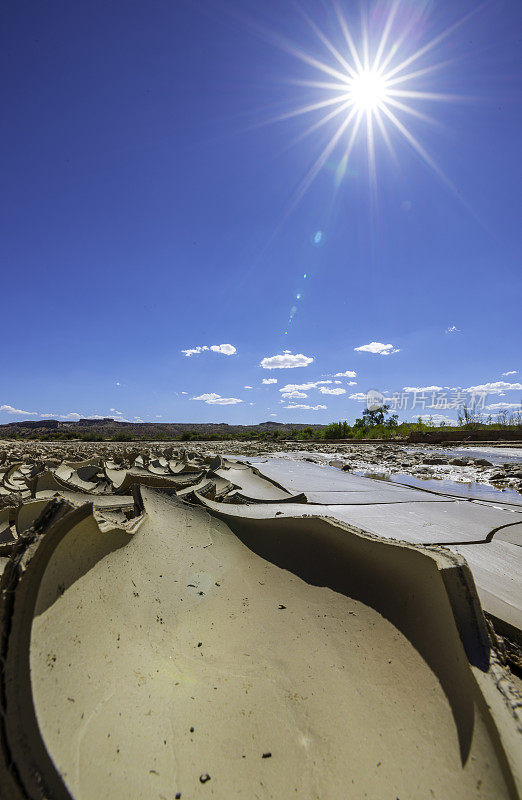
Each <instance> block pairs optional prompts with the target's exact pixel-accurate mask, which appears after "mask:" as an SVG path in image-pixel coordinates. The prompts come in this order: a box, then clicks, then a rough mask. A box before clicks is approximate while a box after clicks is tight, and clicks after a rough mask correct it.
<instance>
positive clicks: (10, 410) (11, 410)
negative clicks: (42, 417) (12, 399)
mask: <svg viewBox="0 0 522 800" xmlns="http://www.w3.org/2000/svg"><path fill="white" fill-rule="evenodd" d="M0 411H3V412H4V413H5V414H22V416H26V417H35V416H36V414H37V412H36V411H22V409H21V408H14V407H13V406H6V405H3V406H0Z"/></svg>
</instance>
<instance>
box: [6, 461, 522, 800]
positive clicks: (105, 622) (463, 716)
mask: <svg viewBox="0 0 522 800" xmlns="http://www.w3.org/2000/svg"><path fill="white" fill-rule="evenodd" d="M165 461H166V462H167V464H166V465H164V464H163V463H162V462H161V461H160V462H159V463H158V464H154V463H153V464H152V467H153V470H156V472H155V473H154V472H151V471H150V468H149V465H148V464H147V463H146V460H145V462H143V463H142V464H141V465H139V466H137V467H135V468H133V469H134V470H136V472H135V473H134V474H135V476H136V474H137V476H138V479H139V476H140V474H141V470H146V471H147V473H148V475H153V474H156V475H157V476H158V480H159V481H160V483H159V486H157V487H156V488H154V487H151V486H147V485H146V484H147V483H148V482H149V478H148V477H147V481H143V482H142V481H139V483H141V488H139V489H137V488H136V486H137V484H136V483H133V484H132V485H131V489H132V492H133V497H132V499H131V497H129V496H123V495H118V494H115V493H114V492H115V486H114V484H110V485H109V482H107V488H108V491H103V492H99V491H98V492H97V493H96V494H95V495H93V496H92V500H93V501H94V502H91V497H88V496H87V497H86V495H85V493H84V492H83V491H82V488H80V489H79V488H78V486H76V487H75V489H74V490H72V489H63V493H62V494H60V496H57V497H55V498H52V497H51V498H49V496H48V495H49V494H51V490H50V489H46V490H42V494H44V493H45V492H47V496H45V497H40V498H38V497H37V498H36V499H33V500H31V499H30V498H29V497H28V498H27V499H26V500H25V502H24V505H23V506H22V509H20V508H18V510H17V511H16V512H15V513H13V514H12V515H11V518H10V519H11V521H10V520H9V518H8V520H7V524H8V526H9V530H10V532H11V538H12V541H9V542H7V543H6V544H5V545H0V547H5V552H6V555H5V556H4V558H5V569H4V572H3V575H2V583H1V587H0V589H1V596H0V602H1V607H0V611H1V619H0V622H1V633H2V639H1V642H2V659H1V661H0V668H1V671H0V678H1V686H0V688H1V694H0V702H1V706H2V714H1V716H0V721H1V727H0V761H1V763H0V797H2V798H4V797H5V798H9V800H11V798H13V800H22V798H24V799H26V798H31V800H32V798H35V799H36V798H39V799H42V798H48V800H55V798H56V800H65V799H69V798H75V800H76V799H77V800H98V798H105V797H107V798H109V797H110V798H111V800H112V798H114V799H115V800H120V798H121V799H122V800H128V799H129V798H140V800H141V799H142V798H143V800H145V799H147V800H148V798H168V800H170V798H174V797H175V796H176V795H177V794H178V793H180V796H181V798H188V797H191V798H200V797H213V798H222V799H223V800H229V798H255V797H260V798H270V797H273V798H290V797H297V798H303V800H304V798H306V800H308V798H315V799H317V800H319V798H320V800H337V799H338V798H343V800H344V798H361V800H362V798H364V797H368V798H372V799H373V800H380V798H383V800H384V798H390V797H391V798H401V799H402V800H404V799H405V798H406V799H409V798H423V797H439V798H441V799H443V800H448V799H449V800H452V799H453V798H465V799H466V800H467V799H468V798H484V799H485V798H487V799H488V800H489V799H490V798H491V799H493V798H495V800H496V798H519V797H521V791H522V789H521V786H522V784H521V778H522V775H521V754H522V744H521V742H522V734H521V729H522V724H521V721H520V715H519V710H520V709H519V707H517V702H519V700H518V699H517V695H516V692H515V690H514V689H513V686H512V684H511V681H510V676H509V672H508V671H507V670H506V669H505V668H504V667H502V666H501V664H500V663H499V659H500V656H499V653H498V652H497V650H496V648H495V638H494V637H493V638H491V636H490V635H489V634H488V629H487V626H486V623H485V620H484V616H483V613H482V610H481V607H480V603H479V600H478V597H477V594H476V591H475V586H474V582H473V578H472V575H471V573H470V571H469V568H468V567H467V565H466V562H465V560H464V559H463V558H462V557H461V556H460V555H457V554H455V553H451V552H450V551H448V550H447V549H445V548H442V547H433V546H423V545H422V544H411V543H409V544H408V543H405V542H397V541H394V540H390V539H388V540H386V539H383V538H382V537H378V536H373V535H370V534H368V533H365V532H364V531H363V530H361V529H360V528H356V527H353V526H352V525H350V524H348V523H346V522H342V521H340V520H338V519H328V518H326V517H327V516H328V515H327V514H324V513H323V515H322V516H319V515H316V516H303V515H302V513H299V514H295V515H289V514H288V509H299V510H301V509H303V510H304V509H306V508H307V507H309V506H307V505H306V504H305V503H303V502H301V503H296V502H295V498H294V497H293V496H292V493H291V492H290V491H286V488H285V487H284V486H283V485H282V484H281V485H276V484H271V482H270V480H268V479H266V480H265V482H263V475H262V473H261V474H259V473H258V472H252V473H250V472H248V475H243V476H242V475H239V474H237V475H233V477H235V481H231V480H229V481H228V483H230V484H231V488H229V489H228V492H227V493H224V492H225V489H224V485H223V483H221V482H222V481H224V483H225V484H226V482H227V481H226V478H224V477H223V476H224V475H226V474H227V471H226V469H227V465H226V463H224V464H223V463H221V464H215V463H207V464H206V465H203V464H202V463H200V464H199V469H197V470H196V469H194V471H193V472H192V475H193V480H194V485H200V484H201V483H204V484H205V486H206V488H204V489H203V492H200V491H197V490H196V491H195V492H194V493H193V495H192V500H194V501H199V502H200V503H201V504H204V505H206V506H207V508H204V507H202V505H200V506H199V507H197V506H195V505H193V504H191V503H187V502H186V501H185V500H183V499H182V498H183V497H185V496H186V491H185V489H186V487H184V488H177V489H174V488H173V486H172V485H169V486H165V485H164V481H165V479H169V478H170V476H171V475H175V474H178V475H185V476H186V475H187V474H188V472H187V471H186V472H183V470H182V469H180V468H179V462H176V464H174V465H171V464H169V459H165ZM189 461H190V459H187V463H188V462H189ZM243 466H244V465H243ZM173 467H174V469H177V470H178V472H177V473H174V470H173ZM202 467H204V468H203V469H202ZM113 468H114V465H113V464H111V465H110V466H109V467H108V468H107V469H113ZM162 469H167V470H168V472H166V473H165V474H158V471H160V472H161V470H162ZM242 469H243V467H240V466H238V467H231V468H230V472H232V471H234V470H235V471H237V472H238V473H240V472H241V471H242ZM222 470H224V472H223V474H221V471H222ZM115 471H118V472H119V471H120V470H115ZM124 471H125V470H124ZM202 471H203V472H204V473H205V480H206V483H205V482H203V481H202V479H201V472H202ZM126 473H127V475H128V474H129V470H127V471H126ZM212 473H214V474H215V475H216V478H215V479H213V478H212ZM229 476H230V473H229ZM92 477H93V478H94V479H95V480H93V481H92V482H94V483H96V485H97V486H98V484H99V483H100V482H102V483H103V480H107V479H102V478H101V477H100V473H99V472H97V473H96V474H94V476H92ZM124 480H125V477H124ZM127 480H128V479H127ZM68 481H69V482H70V479H68ZM218 481H219V482H220V483H219V487H220V493H221V494H220V493H218V496H219V497H220V498H221V499H218V500H216V499H214V497H215V495H216V491H215V488H214V489H213V486H214V487H215V486H216V483H217V482H218ZM260 481H261V483H260ZM269 485H273V486H274V490H277V492H276V493H279V492H285V493H286V495H287V497H283V498H280V500H279V502H270V500H274V501H275V500H277V498H271V497H270V493H271V490H270V488H269ZM235 487H236V488H235ZM178 491H179V492H180V493H181V496H180V497H178V496H177V492H178ZM248 491H251V493H253V494H258V495H261V497H258V498H250V499H249V496H248V494H247V492H248ZM110 492H112V494H110ZM234 493H237V494H238V495H239V497H240V500H239V502H237V503H234V502H233V499H234V496H235V495H234ZM227 496H229V502H224V500H225V498H226V497H227ZM288 498H290V500H293V502H288ZM256 499H257V502H253V501H255V500H256ZM259 501H260V502H259ZM426 505H428V504H426ZM429 505H430V506H431V504H429ZM437 505H438V504H437ZM324 508H325V509H327V508H328V507H324ZM256 509H257V511H256ZM285 509H286V510H285ZM283 511H284V513H282V512H283ZM474 546H475V545H474Z"/></svg>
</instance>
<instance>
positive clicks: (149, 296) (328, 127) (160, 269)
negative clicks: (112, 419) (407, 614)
mask: <svg viewBox="0 0 522 800" xmlns="http://www.w3.org/2000/svg"><path fill="white" fill-rule="evenodd" d="M396 5H397V7H396V8H395V6H394V4H393V3H366V2H364V3H361V5H360V7H357V6H356V5H355V4H353V3H350V4H349V9H348V7H347V6H346V5H344V6H343V5H342V4H341V6H340V14H341V15H342V19H344V20H345V21H346V24H347V26H348V30H349V31H351V33H352V35H353V41H354V44H355V47H356V48H357V52H358V53H362V52H363V47H362V33H361V30H362V27H361V19H363V20H366V23H365V24H366V27H367V30H368V42H369V44H368V50H369V53H370V58H371V59H373V57H374V56H375V55H376V52H377V50H378V47H379V42H380V41H381V35H382V32H383V30H385V28H386V22H387V20H388V19H389V18H390V14H395V16H394V17H393V19H392V24H391V26H390V32H389V36H388V39H387V40H386V42H385V46H384V47H383V50H382V54H381V63H382V62H383V61H384V59H385V58H386V57H387V54H388V52H389V51H390V47H391V46H392V45H393V44H394V43H397V42H398V43H399V47H398V48H397V49H396V51H395V52H394V53H393V54H391V59H390V61H389V65H388V67H387V69H392V68H393V67H394V65H400V64H401V63H402V62H404V61H405V60H406V59H407V58H409V57H410V56H415V54H416V53H417V52H418V51H419V49H423V48H425V46H426V45H427V44H428V43H430V42H433V40H435V43H434V44H433V46H430V47H428V48H427V49H426V51H425V52H424V53H421V55H419V56H418V57H417V58H415V59H413V60H412V62H411V63H410V64H408V65H407V66H406V67H404V68H403V71H402V72H399V73H395V77H397V75H399V76H400V75H406V74H408V73H411V72H414V71H416V72H422V73H423V74H420V75H418V76H417V77H415V76H413V77H411V79H410V80H409V81H405V82H404V83H401V84H397V85H395V89H397V88H399V89H400V88H406V90H411V91H412V92H413V94H411V95H395V101H396V102H397V101H399V102H401V103H403V104H405V103H406V104H407V105H408V107H409V109H410V110H409V111H406V112H404V111H402V110H399V109H398V108H397V106H393V107H392V106H388V108H389V109H391V110H392V111H393V114H394V115H396V116H395V118H396V119H399V121H400V122H401V125H402V126H403V128H402V131H401V130H400V129H399V128H398V127H397V126H396V125H395V124H394V123H393V121H392V120H391V119H390V118H389V117H388V116H386V115H385V114H384V113H382V114H381V115H380V116H381V119H382V120H384V122H383V127H384V131H385V135H386V136H387V137H388V140H389V143H390V145H391V148H392V151H393V152H392V151H391V150H390V149H389V148H388V146H387V144H386V142H385V140H384V139H383V136H382V133H381V131H380V130H379V129H378V128H377V121H376V119H375V118H374V116H373V113H374V112H373V109H374V106H372V105H370V104H369V103H368V104H366V105H365V106H364V108H362V107H361V108H357V112H358V114H359V112H360V115H361V124H360V126H359V129H358V132H357V134H356V136H355V137H354V140H353V143H352V149H351V152H350V154H349V158H348V161H347V163H346V164H343V154H344V153H345V152H346V149H347V146H348V144H349V141H350V135H351V131H352V129H353V123H351V124H350V125H347V126H346V128H345V130H343V131H341V132H340V133H339V134H338V140H337V143H336V145H335V146H332V147H331V149H330V150H328V143H329V142H331V141H332V137H335V136H336V132H337V131H338V130H339V127H340V126H341V125H342V124H343V122H345V121H346V118H347V116H348V113H349V111H350V109H352V108H353V103H354V102H355V101H354V99H353V98H354V96H355V95H354V93H353V87H354V86H355V83H353V84H350V85H351V87H352V88H351V89H349V90H348V98H349V100H348V110H346V111H343V110H342V109H341V112H340V113H338V114H337V115H336V116H334V117H332V119H326V120H325V121H324V122H323V124H320V125H319V124H318V123H319V121H320V120H321V119H324V117H325V116H326V115H327V113H329V112H330V111H331V110H335V109H336V108H338V105H339V104H338V103H337V104H336V103H329V101H330V99H332V98H333V97H336V96H337V95H338V94H339V90H338V89H335V88H325V87H323V86H316V85H309V84H310V83H314V84H319V83H325V82H326V83H328V82H330V83H333V84H337V83H338V82H339V81H340V80H341V81H342V78H343V74H345V75H347V76H349V75H350V73H349V72H348V71H347V68H345V66H343V62H342V60H341V59H344V60H345V61H346V62H347V63H349V64H350V65H352V66H353V63H352V62H353V58H352V56H351V55H350V51H349V46H348V42H347V39H346V38H345V35H344V33H343V28H342V24H341V22H340V19H339V16H338V15H337V14H336V12H335V9H334V5H333V3H331V2H330V0H324V1H321V0H304V1H303V2H302V3H301V4H294V3H284V4H282V3H281V2H279V1H277V2H276V0H267V1H266V2H264V3H262V4H259V3H258V2H253V0H252V1H251V0H232V2H228V3H219V2H205V0H202V1H201V2H188V1H187V2H182V1H181V2H165V1H164V0H161V1H160V0H149V2H147V3H144V2H133V1H132V0H129V1H128V2H125V3H123V2H114V3H106V2H101V1H98V0H90V2H73V3H63V2H53V0H50V2H47V3H39V2H25V0H20V2H17V3H10V4H9V5H8V7H7V8H6V10H5V14H4V24H3V38H4V42H3V47H2V54H1V56H0V58H1V60H2V62H3V63H2V74H3V75H4V82H3V95H4V97H3V108H4V109H7V112H8V113H7V114H6V115H5V116H4V121H3V124H2V134H1V135H2V138H3V147H2V152H3V161H4V163H3V165H2V175H3V179H2V184H3V193H2V194H3V200H2V214H1V226H2V243H3V247H2V252H3V254H2V281H1V290H0V291H1V298H2V310H3V333H4V368H3V370H2V378H1V379H0V390H1V391H0V421H2V422H4V421H5V422H9V421H14V420H17V419H23V418H36V417H37V416H41V415H43V416H49V415H56V416H57V417H64V418H67V417H68V418H71V419H74V418H76V416H77V415H80V416H91V415H97V414H99V415H102V416H104V415H109V416H117V417H120V418H122V419H123V418H124V419H128V420H134V419H142V420H145V421H149V420H150V421H185V422H186V421H194V422H197V421H224V422H236V423H252V422H261V421H264V420H268V419H273V420H279V421H295V422H305V421H310V422H321V423H322V422H329V421H331V420H334V419H345V418H346V419H348V420H353V419H354V418H355V416H357V415H359V414H360V412H361V410H362V408H363V405H362V403H361V401H360V400H357V399H354V397H355V398H356V397H357V396H358V395H359V393H360V394H361V395H362V394H364V393H366V392H367V391H368V390H369V389H376V390H379V391H382V392H384V393H385V394H386V396H391V394H392V393H394V392H396V393H402V392H403V391H404V388H405V387H408V388H412V389H413V388H417V389H422V388H425V387H436V391H437V392H450V393H451V392H452V391H455V390H456V389H458V388H459V387H460V388H462V389H469V388H471V387H479V388H481V390H483V389H484V387H486V389H487V393H488V395H487V398H486V401H485V402H486V405H489V406H493V408H492V409H491V410H492V411H495V410H496V409H497V408H498V405H497V404H500V405H507V404H511V405H513V406H515V405H516V404H518V403H520V399H521V395H522V391H521V389H522V386H521V384H520V383H519V381H521V380H522V378H521V376H520V373H519V372H518V370H519V369H520V359H519V354H520V346H519V342H520V293H519V290H520V256H521V243H522V228H521V225H520V219H521V200H520V198H521V192H520V175H521V169H520V168H521V161H522V153H521V148H520V130H521V122H522V109H521V103H520V97H521V74H522V70H521V66H522V63H521V62H522V56H521V53H520V41H519V39H520V36H519V31H520V29H521V26H522V6H521V5H520V3H519V2H516V0H506V1H505V2H490V3H488V4H484V5H483V6H481V7H479V6H478V5H477V4H476V3H475V2H472V1H471V0H469V2H459V1H458V0H457V1H456V0H440V1H439V2H422V0H402V1H401V2H400V3H399V4H396ZM457 23H459V24H457ZM314 26H315V29H314ZM448 28H450V30H449V31H448ZM318 32H319V34H318ZM443 32H446V34H445V35H444V36H441V34H442V33H443ZM321 35H322V37H323V38H322V39H321ZM329 46H330V49H329ZM336 54H337V55H336ZM337 56H341V59H339V58H338V57H337ZM311 59H315V61H311ZM317 62H320V63H321V64H322V65H323V67H324V66H326V68H327V70H328V69H329V70H332V69H333V70H334V71H335V74H334V73H332V72H331V71H330V72H328V71H325V69H324V68H323V67H321V68H319V67H317ZM441 62H444V63H443V65H442V66H441V67H439V68H437V69H432V68H433V67H435V66H436V65H439V64H440V63H441ZM446 62H447V63H446ZM369 63H370V65H371V63H372V61H370V62H369ZM339 73H341V77H339ZM356 73H357V69H356ZM354 80H355V79H354ZM359 85H360V84H359V83H358V84H357V86H359ZM381 88H382V87H380V88H379V91H381ZM350 92H352V94H351V95H350ZM341 94H342V92H341ZM433 94H436V95H438V97H437V98H434V97H433V96H432V95H433ZM426 95H431V96H426ZM441 95H443V96H444V97H441ZM350 97H351V101H350ZM381 99H382V96H381ZM339 102H340V101H339ZM350 102H352V106H350V105H349V103H350ZM358 102H359V103H360V98H359V100H358ZM365 102H366V101H365ZM372 102H373V101H372ZM321 103H323V105H322V107H319V108H315V109H311V110H309V111H307V112H306V113H296V112H297V111H298V110H299V109H302V108H303V107H308V106H317V105H318V104H321ZM419 115H421V117H422V118H420V117H419ZM424 115H429V116H430V117H431V118H432V121H428V120H427V119H425V118H424ZM368 117H370V118H371V119H372V124H373V128H374V130H375V144H374V152H375V158H374V162H373V166H371V165H369V153H371V147H369V144H368V136H367V130H368V122H367V120H368ZM356 118H357V117H354V120H355V119H356ZM316 123H317V124H316ZM314 125H315V128H314ZM310 128H312V130H310ZM404 131H406V132H407V134H409V136H410V137H414V142H415V143H416V145H417V146H416V145H415V144H414V145H412V142H411V139H410V141H408V138H407V136H406V135H405V134H404ZM305 134H306V135H305ZM325 148H327V150H326V151H325ZM321 154H324V158H323V160H322V161H320V162H319V163H318V164H317V169H316V170H315V171H314V170H313V165H314V164H315V163H316V162H317V159H318V158H319V159H320V158H321ZM343 167H346V168H345V169H343ZM311 170H312V173H313V174H312V175H311V174H310V171H311ZM312 177H313V180H311V178H312ZM305 189H306V190H305ZM305 276H306V277H305ZM372 343H374V344H373V345H372ZM223 345H229V347H224V346H223ZM368 345H372V346H371V347H369V348H368V347H367V346H368ZM383 345H389V347H387V348H386V347H384V348H383V347H382V346H383ZM202 347H206V348H208V349H203V350H200V351H198V352H195V353H189V354H188V355H187V354H185V353H183V351H184V350H188V351H190V350H197V348H202ZM212 347H213V348H214V349H212ZM361 347H363V348H366V349H362V350H361V349H357V348H361ZM394 351H395V352H394ZM275 356H280V358H279V359H275V360H274V357H275ZM262 364H264V366H262ZM297 364H302V366H301V365H300V366H294V365H297ZM281 365H283V366H281ZM343 372H349V373H356V374H355V376H352V375H344V376H338V375H337V373H343ZM506 373H510V374H506ZM263 379H264V380H265V381H267V380H271V381H272V382H271V383H263ZM275 380H277V383H275V382H274V381H275ZM321 381H332V382H331V383H318V382H321ZM339 381H340V382H339ZM306 384H312V385H309V386H308V387H307V388H306V389H305V388H303V385H306ZM245 387H252V388H245ZM285 387H291V388H287V389H286V391H280V390H281V389H284V388H285ZM296 387H300V388H296ZM333 390H336V391H335V393H333ZM339 390H343V391H342V392H341V391H339ZM430 391H431V392H433V391H435V389H433V390H431V389H430ZM296 392H297V396H295V393H296ZM285 395H286V396H285ZM288 395H290V396H288ZM303 395H304V396H303ZM351 396H353V397H351ZM430 396H431V395H430ZM194 398H201V399H194ZM227 401H228V402H227ZM410 405H411V404H410ZM427 405H428V406H429V403H427ZM292 406H295V407H292ZM303 406H304V407H303ZM495 407H496V408H495ZM418 413H431V412H430V411H429V410H426V411H424V410H421V411H420V412H419V410H418V408H416V409H415V410H412V409H411V408H406V409H402V410H401V414H400V415H401V417H403V418H410V417H411V416H412V415H413V416H415V417H416V416H418ZM434 413H435V412H434ZM436 413H438V412H436ZM441 416H445V417H449V418H451V417H455V416H456V413H455V410H454V409H450V410H448V411H442V412H441Z"/></svg>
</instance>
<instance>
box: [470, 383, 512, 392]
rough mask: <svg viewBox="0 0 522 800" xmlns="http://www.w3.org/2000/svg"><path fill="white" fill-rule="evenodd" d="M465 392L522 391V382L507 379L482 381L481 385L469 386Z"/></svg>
mask: <svg viewBox="0 0 522 800" xmlns="http://www.w3.org/2000/svg"><path fill="white" fill-rule="evenodd" d="M464 391H465V392H486V394H504V392H514V391H518V392H520V391H522V383H506V381H496V382H495V383H482V384H480V386H468V388H467V389H464Z"/></svg>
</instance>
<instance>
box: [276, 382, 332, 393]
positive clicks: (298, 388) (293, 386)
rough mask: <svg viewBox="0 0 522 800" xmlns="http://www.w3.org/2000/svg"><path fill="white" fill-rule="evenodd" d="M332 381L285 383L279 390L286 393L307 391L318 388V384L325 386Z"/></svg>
mask: <svg viewBox="0 0 522 800" xmlns="http://www.w3.org/2000/svg"><path fill="white" fill-rule="evenodd" d="M331 383H332V381H308V382H307V383H287V384H286V386H282V387H281V388H280V389H279V391H280V392H283V393H284V394H287V393H288V392H308V391H309V390H310V389H318V388H319V386H327V385H328V384H331Z"/></svg>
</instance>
